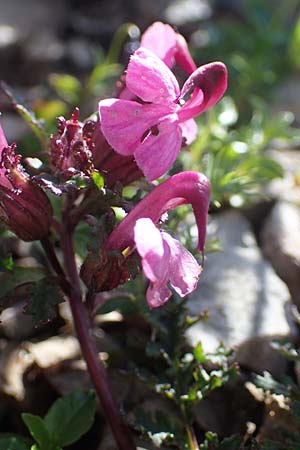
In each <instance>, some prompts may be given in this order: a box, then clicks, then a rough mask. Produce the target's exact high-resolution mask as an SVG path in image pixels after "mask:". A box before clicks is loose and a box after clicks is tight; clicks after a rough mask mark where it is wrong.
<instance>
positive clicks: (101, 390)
mask: <svg viewBox="0 0 300 450" xmlns="http://www.w3.org/2000/svg"><path fill="white" fill-rule="evenodd" d="M61 245H62V250H63V254H64V261H65V267H66V272H67V274H68V277H69V281H70V283H71V292H70V295H69V300H70V306H71V311H72V316H73V320H74V326H75V330H76V333H77V336H78V340H79V343H80V346H81V351H82V355H83V357H84V359H85V361H86V364H87V368H88V371H89V374H90V377H91V379H92V382H93V384H94V386H95V389H96V392H97V394H98V397H99V399H100V402H101V404H102V407H103V410H104V412H105V414H106V416H107V419H108V421H109V423H110V426H111V428H112V432H113V434H114V437H115V440H116V442H117V445H118V447H119V450H134V449H135V448H136V446H135V444H134V442H133V440H132V438H131V436H130V434H129V431H128V429H127V427H126V425H125V424H124V422H123V420H122V417H121V415H120V411H119V409H118V407H117V404H116V403H115V401H114V399H113V396H112V393H111V389H110V386H109V382H108V378H107V374H106V371H105V368H104V366H103V364H102V362H101V361H100V359H99V356H98V350H97V347H96V343H95V340H94V338H93V336H92V331H91V322H90V319H89V316H88V314H87V310H86V307H85V305H84V303H83V302H82V294H81V289H80V279H79V275H78V271H77V267H76V263H75V254H74V248H73V241H72V237H71V233H70V232H69V230H68V229H67V228H65V230H64V231H63V232H62V236H61Z"/></svg>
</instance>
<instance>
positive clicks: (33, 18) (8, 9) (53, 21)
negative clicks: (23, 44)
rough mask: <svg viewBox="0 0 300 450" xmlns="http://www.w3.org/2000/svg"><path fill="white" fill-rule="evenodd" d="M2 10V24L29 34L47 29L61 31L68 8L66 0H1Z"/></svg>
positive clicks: (0, 9)
mask: <svg viewBox="0 0 300 450" xmlns="http://www.w3.org/2000/svg"><path fill="white" fill-rule="evenodd" d="M0 11H1V24H5V25H9V26H11V27H13V28H15V29H17V30H18V32H20V33H21V34H22V35H25V36H27V35H29V34H39V33H40V32H44V31H46V30H56V31H61V30H62V28H63V26H64V23H65V20H66V17H67V12H68V9H67V1H66V0H52V1H51V2H48V1H46V0H26V1H23V0H9V2H8V1H7V0H0Z"/></svg>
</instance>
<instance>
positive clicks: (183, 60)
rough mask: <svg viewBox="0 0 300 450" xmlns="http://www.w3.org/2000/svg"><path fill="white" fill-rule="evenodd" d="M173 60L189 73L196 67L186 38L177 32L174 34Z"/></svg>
mask: <svg viewBox="0 0 300 450" xmlns="http://www.w3.org/2000/svg"><path fill="white" fill-rule="evenodd" d="M175 61H176V64H177V65H178V66H179V67H181V68H182V69H183V70H185V72H186V73H187V74H189V75H190V74H191V73H193V72H194V71H195V70H196V69H197V66H196V64H195V62H194V60H193V58H192V57H191V54H190V52H189V49H188V46H187V43H186V40H185V39H184V37H183V36H182V35H181V34H179V33H177V35H176V53H175Z"/></svg>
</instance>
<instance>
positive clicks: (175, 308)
mask: <svg viewBox="0 0 300 450" xmlns="http://www.w3.org/2000/svg"><path fill="white" fill-rule="evenodd" d="M137 305H138V307H139V308H140V313H141V314H142V315H143V317H144V318H145V319H146V320H147V322H148V323H149V325H150V326H151V330H152V331H151V339H150V341H149V342H148V343H147V344H146V349H145V355H144V356H146V360H145V359H143V360H142V364H141V365H139V362H138V361H134V363H135V372H136V374H137V376H138V377H139V378H140V380H142V382H143V383H145V384H146V385H147V386H148V387H149V388H150V389H151V390H152V391H153V392H155V395H156V396H157V395H158V396H159V397H160V398H161V399H162V402H166V403H165V409H163V407H162V409H159V410H158V409H157V410H154V411H152V412H151V414H148V413H145V411H142V410H141V408H138V410H137V411H136V412H135V422H134V426H135V428H136V429H137V430H139V431H142V432H143V434H144V436H145V437H146V438H147V439H150V440H151V441H152V442H154V445H156V446H157V447H159V446H160V445H162V443H163V445H164V446H171V447H174V446H175V448H178V449H190V448H192V447H190V446H189V445H190V444H189V432H188V431H187V430H189V429H190V427H191V426H192V423H193V420H194V419H193V414H194V413H193V411H194V410H193V405H195V404H196V403H197V402H199V401H201V400H202V399H203V398H204V397H206V396H208V395H209V394H210V393H211V392H212V391H213V390H214V389H217V388H219V387H221V386H222V385H224V384H225V383H227V382H228V381H229V380H231V379H233V378H234V377H235V376H236V375H237V367H236V365H235V364H234V363H233V361H231V359H232V351H231V350H229V349H226V348H225V347H224V346H223V345H220V346H219V347H218V348H217V349H216V350H215V351H214V352H212V353H207V352H204V350H203V347H202V345H201V343H198V345H197V346H196V347H195V348H189V346H188V345H187V343H186V342H185V339H184V335H185V332H186V330H187V329H188V328H189V327H190V326H191V325H193V324H194V323H196V322H198V321H201V320H205V319H206V315H202V316H198V317H193V318H192V317H189V316H187V315H186V311H185V306H184V304H183V303H182V302H181V300H178V299H176V298H173V299H172V300H169V302H168V304H167V305H166V306H165V307H164V308H161V309H159V310H153V311H151V312H149V310H148V309H147V308H146V307H145V308H144V307H143V306H142V305H143V304H142V302H141V301H140V299H139V300H138V302H137ZM170 402H171V404H172V405H173V406H172V407H171V412H170ZM158 442H159V445H158Z"/></svg>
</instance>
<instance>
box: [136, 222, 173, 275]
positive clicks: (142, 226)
mask: <svg viewBox="0 0 300 450" xmlns="http://www.w3.org/2000/svg"><path fill="white" fill-rule="evenodd" d="M134 242H135V245H136V248H137V251H138V253H139V255H140V257H141V258H142V266H143V271H144V274H145V275H146V277H147V278H149V280H150V281H152V282H161V281H163V280H165V277H166V274H167V271H168V268H169V259H170V250H169V247H168V246H166V245H164V242H163V239H162V236H161V232H160V231H159V230H158V228H156V226H155V225H154V223H153V222H152V220H151V219H148V218H141V219H139V220H137V221H136V224H135V226H134Z"/></svg>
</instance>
